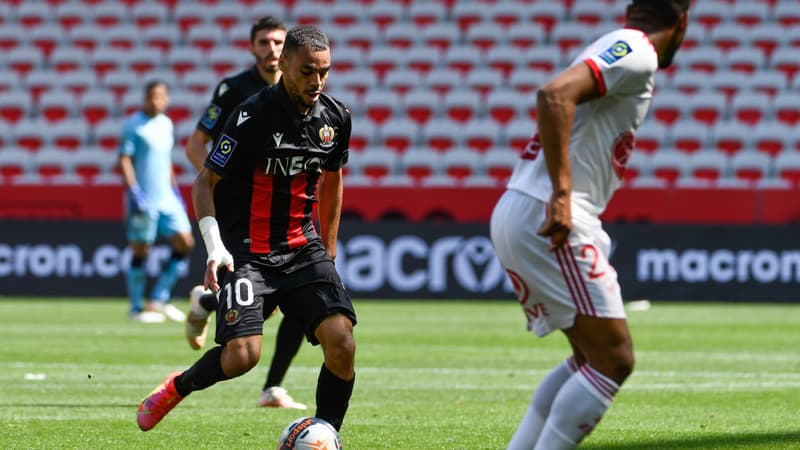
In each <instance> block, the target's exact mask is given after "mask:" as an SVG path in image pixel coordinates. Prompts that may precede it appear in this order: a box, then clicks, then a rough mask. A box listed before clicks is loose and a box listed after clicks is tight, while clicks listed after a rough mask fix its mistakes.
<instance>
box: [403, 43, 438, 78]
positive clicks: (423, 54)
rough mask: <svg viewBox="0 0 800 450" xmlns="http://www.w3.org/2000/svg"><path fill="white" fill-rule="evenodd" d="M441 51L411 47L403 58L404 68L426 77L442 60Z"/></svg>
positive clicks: (423, 47)
mask: <svg viewBox="0 0 800 450" xmlns="http://www.w3.org/2000/svg"><path fill="white" fill-rule="evenodd" d="M442 55H443V53H442V51H441V50H439V49H437V48H431V47H425V46H416V47H412V48H411V49H410V50H409V51H408V53H407V54H406V56H405V62H406V66H407V67H408V68H409V69H411V70H414V71H416V72H418V73H420V74H423V75H427V74H428V73H429V72H430V71H431V70H432V69H433V68H434V67H435V66H437V65H438V64H439V62H440V61H441V59H442Z"/></svg>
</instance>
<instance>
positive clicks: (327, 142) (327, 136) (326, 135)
mask: <svg viewBox="0 0 800 450" xmlns="http://www.w3.org/2000/svg"><path fill="white" fill-rule="evenodd" d="M335 136H336V132H335V131H334V130H333V128H331V126H330V125H328V124H325V126H323V127H322V128H320V129H319V142H320V146H321V147H322V148H328V147H330V146H331V145H333V138H334V137H335Z"/></svg>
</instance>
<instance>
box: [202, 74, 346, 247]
mask: <svg viewBox="0 0 800 450" xmlns="http://www.w3.org/2000/svg"><path fill="white" fill-rule="evenodd" d="M350 130H351V119H350V111H348V110H347V108H346V107H345V106H344V105H343V104H342V103H341V102H339V101H338V100H336V99H334V98H333V97H330V96H329V95H327V94H324V93H323V94H321V95H320V97H319V99H318V100H317V102H316V103H315V104H314V106H313V107H312V108H311V111H309V113H308V114H305V115H303V114H300V113H298V112H297V109H296V108H295V106H294V105H293V104H292V103H291V101H290V100H289V96H288V94H287V93H286V90H285V88H284V87H283V83H282V82H278V83H277V84H275V85H274V86H270V87H267V88H264V89H262V90H261V91H259V92H258V93H257V94H255V95H253V96H252V97H250V98H249V99H247V100H246V101H245V102H243V103H242V104H240V105H239V107H238V108H236V109H235V110H234V111H233V112H232V113H231V115H230V116H229V117H228V120H227V122H226V123H225V127H224V128H223V131H222V134H220V137H219V139H218V140H217V142H216V145H215V146H214V150H212V151H211V152H210V153H209V155H208V157H207V158H206V161H205V167H206V168H208V169H209V170H211V171H213V172H215V173H217V174H218V175H219V176H220V177H221V180H220V181H219V182H218V183H217V185H216V187H215V188H214V207H215V209H216V218H217V221H218V222H219V226H220V233H221V235H222V241H223V242H224V244H225V246H226V247H227V248H228V249H229V250H230V251H231V252H232V253H234V254H235V253H236V252H237V251H245V252H249V253H256V254H269V253H273V252H282V251H287V250H292V249H296V248H298V247H301V246H303V245H305V244H307V243H308V242H309V241H311V240H315V239H319V235H318V234H317V231H316V230H315V228H314V224H313V222H312V219H311V213H312V210H313V206H314V203H316V202H317V183H318V181H319V179H320V177H321V175H322V171H323V170H325V171H337V170H339V169H340V168H341V167H342V166H343V165H344V164H346V163H347V159H348V155H349V152H348V146H349V141H350Z"/></svg>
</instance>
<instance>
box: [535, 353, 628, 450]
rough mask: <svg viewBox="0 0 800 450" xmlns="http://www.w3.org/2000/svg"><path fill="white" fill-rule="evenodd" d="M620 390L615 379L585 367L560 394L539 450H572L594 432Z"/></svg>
mask: <svg viewBox="0 0 800 450" xmlns="http://www.w3.org/2000/svg"><path fill="white" fill-rule="evenodd" d="M618 390H619V385H618V384H617V383H616V382H615V381H614V380H612V379H610V378H608V377H606V376H605V375H603V374H601V373H600V372H598V371H597V370H595V369H593V368H591V367H590V366H589V365H588V364H584V365H583V366H582V367H581V368H580V370H579V371H578V372H576V373H575V374H574V375H572V376H571V377H570V378H569V380H567V381H566V382H565V383H564V385H563V386H562V387H561V389H560V390H559V391H558V394H557V395H556V398H555V399H554V400H553V405H552V408H551V410H550V415H549V416H548V417H547V421H546V422H545V425H544V428H543V429H542V432H541V434H540V435H539V440H538V441H536V447H534V449H535V450H562V449H563V450H570V449H574V448H575V447H577V446H578V444H579V443H580V442H581V440H583V438H584V437H586V436H587V435H588V434H589V433H591V432H592V429H594V427H595V425H597V423H598V422H600V419H601V418H602V417H603V414H604V413H605V412H606V410H607V409H608V407H609V406H611V402H612V401H613V400H614V395H616V393H617V391H618Z"/></svg>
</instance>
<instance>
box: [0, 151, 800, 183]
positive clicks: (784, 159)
mask: <svg viewBox="0 0 800 450" xmlns="http://www.w3.org/2000/svg"><path fill="white" fill-rule="evenodd" d="M0 155H2V153H1V152H0ZM775 173H776V175H777V176H778V177H779V178H780V179H783V180H786V181H788V182H790V183H791V184H792V186H793V187H794V188H798V187H800V153H798V152H783V153H781V154H780V155H778V156H776V157H775Z"/></svg>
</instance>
